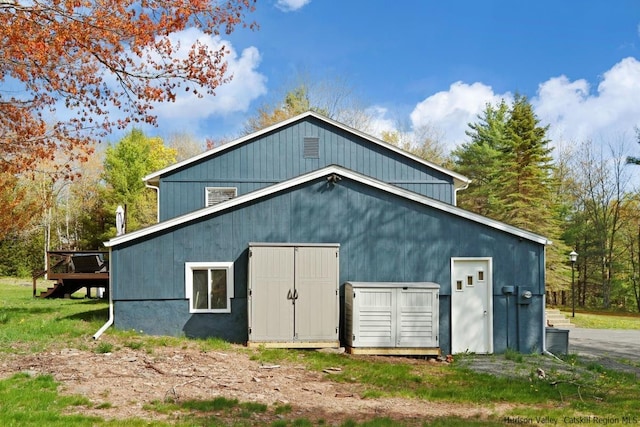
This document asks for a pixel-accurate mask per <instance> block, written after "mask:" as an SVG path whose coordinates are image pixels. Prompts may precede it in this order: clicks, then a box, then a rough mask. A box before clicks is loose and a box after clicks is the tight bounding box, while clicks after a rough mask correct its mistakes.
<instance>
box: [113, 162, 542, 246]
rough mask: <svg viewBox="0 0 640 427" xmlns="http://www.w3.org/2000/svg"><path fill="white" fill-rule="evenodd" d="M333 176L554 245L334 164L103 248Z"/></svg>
mask: <svg viewBox="0 0 640 427" xmlns="http://www.w3.org/2000/svg"><path fill="white" fill-rule="evenodd" d="M332 175H338V176H340V177H341V178H348V179H351V180H353V181H357V182H360V183H362V184H364V185H368V186H370V187H372V188H377V189H379V190H382V191H385V192H387V193H390V194H394V195H397V196H400V197H403V198H405V199H407V200H412V201H414V202H416V203H420V204H422V205H425V206H430V207H432V208H434V209H438V210H440V211H444V212H448V213H450V214H452V215H455V216H458V217H460V218H465V219H467V220H470V221H473V222H476V223H479V224H482V225H485V226H488V227H491V228H494V229H497V230H501V231H504V232H506V233H509V234H512V235H515V236H518V237H520V238H523V239H526V240H530V241H533V242H536V243H539V244H543V245H548V244H551V241H549V240H548V239H547V238H545V237H542V236H540V235H538V234H535V233H531V232H529V231H526V230H522V229H520V228H517V227H514V226H511V225H508V224H505V223H503V222H500V221H496V220H493V219H490V218H486V217H484V216H482V215H478V214H476V213H473V212H469V211H466V210H464V209H461V208H458V207H456V206H453V205H450V204H448V203H444V202H440V201H438V200H435V199H431V198H429V197H426V196H423V195H421V194H418V193H414V192H412V191H409V190H405V189H403V188H400V187H396V186H395V185H392V184H387V183H385V182H383V181H379V180H377V179H374V178H371V177H368V176H365V175H362V174H360V173H357V172H354V171H352V170H349V169H346V168H343V167H341V166H336V165H331V166H327V167H325V168H322V169H317V170H315V171H313V172H309V173H306V174H304V175H300V176H297V177H295V178H292V179H289V180H287V181H283V182H279V183H277V184H273V185H271V186H268V187H264V188H261V189H259V190H256V191H253V192H251V193H247V194H243V195H241V196H238V197H236V198H233V199H230V200H227V201H225V202H222V203H219V204H217V205H213V206H210V207H207V208H203V209H200V210H197V211H194V212H190V213H188V214H185V215H182V216H179V217H176V218H172V219H169V220H167V221H163V222H160V223H158V224H155V225H152V226H149V227H147V228H143V229H140V230H136V231H133V232H131V233H126V234H123V235H121V236H117V237H114V238H113V239H111V240H109V241H108V242H105V243H104V245H105V246H107V247H115V246H118V245H120V244H123V243H126V242H131V241H134V240H136V239H139V238H142V237H147V236H151V235H153V234H155V233H158V232H161V231H163V230H166V229H169V228H172V227H176V226H180V225H182V224H185V223H187V222H189V221H194V220H197V219H200V218H203V217H206V216H208V215H212V214H214V213H218V212H223V211H225V210H227V209H231V208H234V207H236V206H240V205H242V204H244V203H247V202H251V201H254V200H257V199H260V198H262V197H266V196H270V195H272V194H275V193H278V192H281V191H285V190H287V189H290V188H292V187H295V186H297V185H301V184H304V183H307V182H310V181H313V180H316V179H319V178H324V177H331V176H332Z"/></svg>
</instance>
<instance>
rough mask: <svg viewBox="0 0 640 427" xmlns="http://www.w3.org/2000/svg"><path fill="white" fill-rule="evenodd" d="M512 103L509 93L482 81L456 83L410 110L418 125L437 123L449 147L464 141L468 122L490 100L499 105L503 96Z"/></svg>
mask: <svg viewBox="0 0 640 427" xmlns="http://www.w3.org/2000/svg"><path fill="white" fill-rule="evenodd" d="M503 98H504V99H505V100H507V102H509V101H510V100H511V99H512V98H513V97H512V95H511V94H510V93H505V94H502V95H498V94H495V93H494V92H493V89H492V88H491V87H490V86H487V85H485V84H482V83H478V82H476V83H473V84H470V85H469V84H467V83H463V82H455V83H453V84H452V85H451V86H450V87H449V90H448V91H442V92H438V93H436V94H434V95H431V96H429V97H428V98H426V99H425V100H424V101H422V102H420V103H418V104H417V105H416V107H415V108H414V110H413V111H412V112H411V116H410V117H411V123H412V125H413V127H414V129H415V128H418V127H421V126H436V127H437V128H438V129H437V130H438V131H439V132H441V133H442V137H443V142H444V144H445V146H446V147H447V148H448V149H451V148H453V147H454V146H456V145H458V144H460V143H461V142H464V141H465V139H466V135H465V131H466V130H467V129H468V126H467V124H468V123H470V122H475V121H476V120H477V116H478V114H479V113H481V112H482V110H484V108H485V106H486V105H487V103H491V104H497V103H499V102H500V100H501V99H503Z"/></svg>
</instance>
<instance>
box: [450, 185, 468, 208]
mask: <svg viewBox="0 0 640 427" xmlns="http://www.w3.org/2000/svg"><path fill="white" fill-rule="evenodd" d="M470 183H471V181H469V182H467V183H465V184H464V185H463V186H462V187H454V189H453V206H458V191H462V190H466V189H467V188H469V184H470Z"/></svg>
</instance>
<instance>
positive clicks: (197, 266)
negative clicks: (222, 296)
mask: <svg viewBox="0 0 640 427" xmlns="http://www.w3.org/2000/svg"><path fill="white" fill-rule="evenodd" d="M184 270H185V275H184V283H185V297H186V298H187V300H189V313H231V299H232V298H233V297H234V294H233V289H234V287H233V262H186V263H185V267H184ZM195 270H225V272H226V273H227V305H226V307H225V308H216V309H195V308H193V272H194V271H195ZM207 287H208V291H209V293H208V294H207V301H210V300H209V294H210V293H211V280H208V281H207Z"/></svg>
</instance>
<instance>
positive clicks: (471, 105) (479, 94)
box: [411, 57, 640, 149]
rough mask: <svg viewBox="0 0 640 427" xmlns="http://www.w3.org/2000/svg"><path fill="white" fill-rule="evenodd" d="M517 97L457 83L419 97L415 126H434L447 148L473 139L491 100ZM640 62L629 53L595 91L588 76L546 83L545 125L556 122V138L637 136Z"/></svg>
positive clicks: (540, 105)
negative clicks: (471, 127) (473, 125)
mask: <svg viewBox="0 0 640 427" xmlns="http://www.w3.org/2000/svg"><path fill="white" fill-rule="evenodd" d="M503 98H504V99H505V100H506V101H507V102H508V103H510V102H512V100H513V95H512V94H510V93H508V92H507V93H504V94H496V93H494V91H493V89H492V88H491V87H490V86H487V85H485V84H483V83H479V82H476V83H473V84H467V83H463V82H456V83H453V84H452V85H451V86H450V87H449V90H447V91H442V92H438V93H436V94H434V95H431V96H429V97H428V98H426V99H425V100H423V101H421V102H419V103H418V104H417V105H416V106H415V108H414V110H413V112H412V113H411V122H412V125H413V127H414V129H415V128H417V127H419V126H422V125H427V126H434V127H436V128H437V130H439V131H441V132H442V135H443V142H444V143H445V145H446V147H447V148H449V149H450V148H453V147H455V146H457V145H459V144H460V143H461V142H464V141H466V140H467V136H466V135H465V131H466V130H468V123H470V122H475V121H477V115H478V114H479V113H481V112H482V110H483V109H484V107H485V105H486V103H487V102H490V103H492V104H494V105H495V104H497V103H498V102H500V100H501V99H503ZM639 99H640V61H638V60H637V59H635V58H631V57H629V58H625V59H623V60H621V61H620V62H618V63H617V64H615V65H614V66H613V67H612V68H611V69H609V70H607V71H606V72H604V74H603V75H602V78H601V80H600V82H599V84H598V85H597V88H596V90H595V91H593V90H592V88H591V85H590V84H589V82H588V81H586V80H584V79H578V80H574V81H571V80H569V78H567V77H566V76H559V77H553V78H550V79H548V80H547V81H545V82H543V83H540V84H539V86H538V90H537V93H536V95H535V96H533V97H531V99H530V101H531V104H532V105H533V107H534V110H535V113H536V115H537V116H538V118H539V119H540V122H541V124H542V125H550V128H549V132H548V134H547V136H548V137H549V139H551V141H552V142H553V143H561V142H562V141H573V142H583V141H586V140H593V141H604V142H607V141H608V142H614V141H619V140H620V139H621V138H622V139H626V138H630V137H633V135H634V127H635V126H637V125H639V124H640V102H638V100H639Z"/></svg>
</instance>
